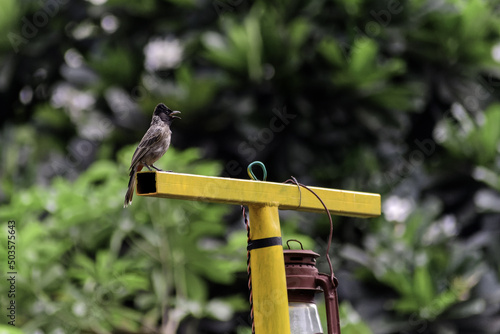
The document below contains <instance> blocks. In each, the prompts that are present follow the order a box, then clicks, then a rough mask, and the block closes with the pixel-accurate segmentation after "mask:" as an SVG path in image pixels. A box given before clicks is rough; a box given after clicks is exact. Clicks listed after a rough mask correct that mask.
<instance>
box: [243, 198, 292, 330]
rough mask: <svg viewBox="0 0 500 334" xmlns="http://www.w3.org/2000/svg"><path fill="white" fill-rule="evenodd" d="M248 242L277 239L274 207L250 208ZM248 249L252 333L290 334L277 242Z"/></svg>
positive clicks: (277, 230) (253, 206)
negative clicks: (252, 317) (252, 318)
mask: <svg viewBox="0 0 500 334" xmlns="http://www.w3.org/2000/svg"><path fill="white" fill-rule="evenodd" d="M249 210H250V239H251V240H252V242H258V240H272V239H273V238H275V239H276V238H281V229H280V221H279V215H278V207H277V206H271V205H251V206H249ZM261 246H263V247H261V248H256V249H252V250H250V267H251V270H252V274H251V275H252V276H251V277H252V296H253V312H254V323H255V333H256V334H274V333H276V334H278V333H279V334H290V318H289V314H288V296H287V290H286V276H285V260H284V258H283V246H282V245H281V243H279V244H275V245H272V246H265V243H263V244H261Z"/></svg>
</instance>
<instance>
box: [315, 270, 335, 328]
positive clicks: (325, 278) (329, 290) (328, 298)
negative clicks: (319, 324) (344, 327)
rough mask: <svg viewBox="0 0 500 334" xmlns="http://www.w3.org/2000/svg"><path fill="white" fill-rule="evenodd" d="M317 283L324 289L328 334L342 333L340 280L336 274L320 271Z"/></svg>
mask: <svg viewBox="0 0 500 334" xmlns="http://www.w3.org/2000/svg"><path fill="white" fill-rule="evenodd" d="M316 283H317V284H318V285H319V286H320V287H321V289H323V294H324V295H325V305H326V318H327V324H328V334H340V317H339V304H338V297H337V286H338V284H339V283H338V281H337V278H336V277H335V276H333V279H332V277H331V276H330V275H327V274H323V273H319V274H318V275H316Z"/></svg>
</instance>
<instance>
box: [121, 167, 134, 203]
mask: <svg viewBox="0 0 500 334" xmlns="http://www.w3.org/2000/svg"><path fill="white" fill-rule="evenodd" d="M136 175H137V171H136V170H135V169H133V170H131V171H130V180H129V181H128V189H127V193H126V194H125V202H124V203H123V207H124V208H126V207H127V206H129V205H130V204H132V197H134V187H135V178H136Z"/></svg>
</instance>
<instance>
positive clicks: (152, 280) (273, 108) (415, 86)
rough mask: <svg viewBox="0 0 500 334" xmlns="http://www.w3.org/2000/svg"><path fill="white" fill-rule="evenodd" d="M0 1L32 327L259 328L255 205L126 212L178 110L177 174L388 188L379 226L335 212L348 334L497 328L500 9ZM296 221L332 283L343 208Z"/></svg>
mask: <svg viewBox="0 0 500 334" xmlns="http://www.w3.org/2000/svg"><path fill="white" fill-rule="evenodd" d="M1 7H2V9H1V12H0V28H1V29H0V31H1V32H2V33H1V34H0V101H1V105H2V111H1V113H0V138H1V139H0V140H1V145H0V159H1V164H0V173H1V188H0V205H1V206H0V217H1V219H2V239H3V241H2V242H0V247H1V248H2V253H3V252H4V251H5V254H7V241H6V240H7V233H9V229H8V227H7V221H9V220H15V221H16V229H15V233H16V238H17V239H16V245H17V247H16V268H15V269H16V270H17V272H18V273H19V274H18V277H17V281H16V296H15V299H16V303H17V311H16V315H17V316H16V326H18V327H19V328H21V329H22V331H23V332H25V333H35V332H36V333H40V332H43V333H73V332H83V333H159V332H163V333H249V331H250V330H249V320H248V303H247V301H246V299H247V295H248V291H247V289H246V251H245V247H246V232H245V230H244V225H243V222H242V219H241V216H240V212H239V208H237V207H229V206H224V205H209V204H202V203H197V202H186V201H175V200H161V199H151V198H137V197H136V198H135V199H134V203H133V205H132V206H131V207H130V208H128V209H123V208H122V203H123V197H124V194H125V190H126V185H127V168H128V167H129V163H130V159H131V156H132V153H133V150H134V149H135V147H136V145H137V143H138V142H139V140H140V139H141V137H142V135H143V134H144V132H145V131H146V129H147V126H148V124H149V122H150V118H151V114H152V111H153V109H154V106H155V105H156V104H157V103H159V102H164V103H165V104H167V105H168V106H169V107H170V108H172V109H176V110H181V111H182V120H181V121H176V122H175V123H174V124H173V132H174V133H173V141H172V147H171V149H170V150H169V152H168V153H167V154H166V155H165V156H164V157H163V158H162V159H161V160H160V161H159V162H158V166H159V167H161V168H163V169H168V170H174V171H178V172H186V173H194V174H202V175H223V176H228V177H234V178H248V176H247V174H246V166H247V165H248V164H249V163H250V162H252V161H254V160H260V161H263V162H264V163H265V165H266V167H267V170H268V173H269V176H268V180H270V181H275V182H282V181H284V180H286V179H288V178H289V177H290V176H291V175H293V176H295V177H297V179H298V180H299V181H301V182H302V183H305V184H308V185H315V186H322V187H328V188H338V189H346V190H355V191H367V192H375V193H380V194H381V195H382V209H383V210H382V211H383V214H382V216H381V217H379V218H374V219H354V218H345V217H334V226H335V228H334V239H333V247H332V250H331V252H330V255H331V257H332V259H333V263H334V268H335V272H336V275H337V277H338V278H339V280H340V286H339V294H340V301H341V316H342V332H343V333H440V334H452V333H453V334H454V333H457V334H458V333H464V334H471V333H498V332H500V313H499V302H500V286H499V282H498V279H499V276H500V271H499V256H498V254H499V253H500V249H499V247H500V246H499V245H500V243H499V241H500V237H499V231H500V227H499V223H500V194H499V191H500V153H499V152H500V104H499V103H498V102H499V97H500V67H499V65H500V23H499V22H500V20H499V13H500V4H499V3H497V2H495V1H480V0H473V1H452V0H446V1H445V0H443V1H431V0H429V1H412V2H408V1H397V0H389V1H364V0H359V1H352V0H336V1H326V0H325V1H323V0H317V1H311V2H307V1H267V2H266V1H248V0H214V1H206V0H171V1H161V0H144V1H138V2H131V1H125V0H107V1H106V0H89V1H79V0H75V1H70V0H59V1H58V0H41V1H15V0H3V1H2V6H1ZM4 222H5V224H4ZM281 225H282V229H283V235H284V238H285V239H288V238H298V239H300V240H302V241H303V242H304V244H305V246H306V247H307V248H308V249H313V250H315V251H316V252H318V253H321V254H323V256H322V258H321V259H320V260H319V267H320V270H321V271H323V272H326V271H327V270H328V267H327V266H326V262H325V260H324V252H325V249H326V241H327V236H328V231H329V224H328V219H327V218H326V216H324V215H313V214H311V215H309V214H300V213H297V212H282V215H281ZM1 267H2V273H4V272H7V271H8V268H7V265H6V260H3V263H2V264H1ZM4 268H5V269H4ZM4 282H5V281H4ZM8 289H9V287H8V286H7V284H3V283H2V284H0V292H1V294H0V301H1V305H2V309H4V312H5V308H4V305H7V303H8V302H9V301H10V298H9V297H8ZM320 299H321V298H320ZM318 302H319V303H320V300H318ZM320 304H321V303H320ZM320 311H321V312H323V310H322V306H321V305H320ZM5 319H6V318H5V317H4V320H3V321H2V324H0V326H3V325H7V320H5ZM4 328H5V330H9V331H10V330H12V326H10V327H9V326H6V327H0V329H2V330H3V329H4ZM13 333H14V332H13Z"/></svg>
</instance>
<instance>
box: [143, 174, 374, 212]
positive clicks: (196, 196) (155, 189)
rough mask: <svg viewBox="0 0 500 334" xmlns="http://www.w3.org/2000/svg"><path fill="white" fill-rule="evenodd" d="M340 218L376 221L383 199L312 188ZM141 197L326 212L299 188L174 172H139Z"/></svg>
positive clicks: (349, 192) (309, 194)
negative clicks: (364, 218)
mask: <svg viewBox="0 0 500 334" xmlns="http://www.w3.org/2000/svg"><path fill="white" fill-rule="evenodd" d="M309 188H310V189H311V190H313V191H314V192H316V194H318V196H319V197H320V198H321V199H322V200H323V201H324V202H325V204H326V206H327V207H328V209H329V210H330V212H331V213H333V214H335V215H340V216H352V217H376V216H379V215H380V213H381V205H380V195H379V194H372V193H363V192H356V191H346V190H338V189H327V188H319V187H309ZM136 189H137V194H138V195H139V196H151V197H165V198H176V199H186V200H193V201H203V202H215V203H226V204H236V205H240V204H244V205H270V206H277V207H278V208H279V209H281V210H300V211H309V212H324V208H323V206H322V205H321V203H320V202H319V201H318V199H317V198H316V197H315V196H314V195H313V194H311V193H310V192H309V191H308V190H306V189H304V188H301V190H300V191H299V189H298V187H297V186H296V185H292V184H283V183H275V182H263V181H254V180H243V179H232V178H223V177H213V176H202V175H193V174H181V173H172V172H149V171H144V172H139V173H138V175H137V187H136Z"/></svg>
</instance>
